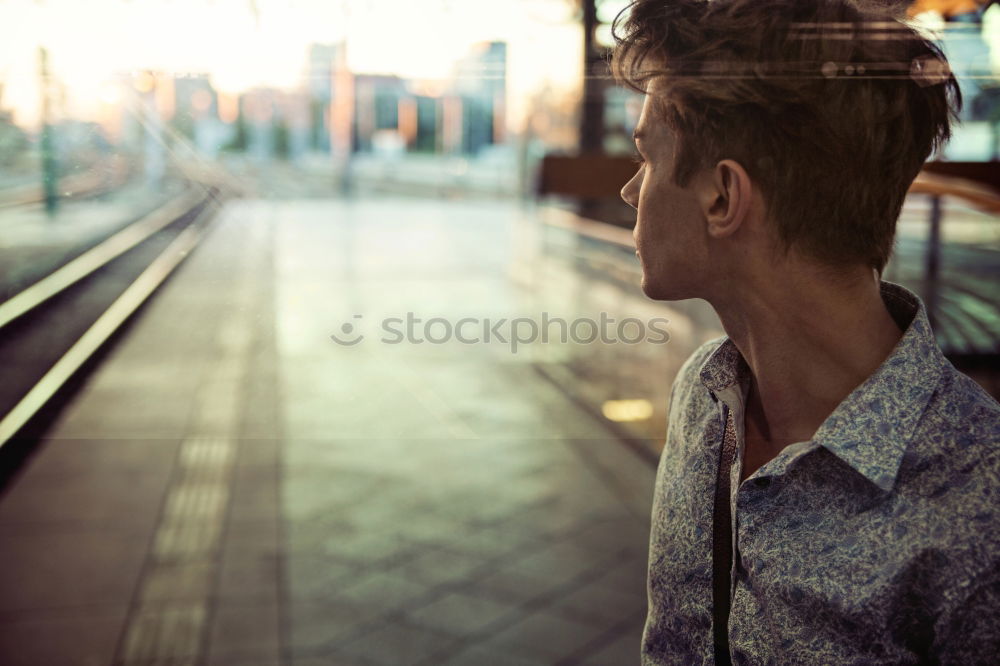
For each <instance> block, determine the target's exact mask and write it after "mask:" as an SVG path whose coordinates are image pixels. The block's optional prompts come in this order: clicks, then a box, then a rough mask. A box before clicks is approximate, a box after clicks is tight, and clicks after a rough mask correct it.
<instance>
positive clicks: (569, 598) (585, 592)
mask: <svg viewBox="0 0 1000 666" xmlns="http://www.w3.org/2000/svg"><path fill="white" fill-rule="evenodd" d="M547 610H549V611H551V612H553V613H556V614H558V615H562V616H564V617H568V618H573V619H578V620H582V621H585V622H593V623H597V624H601V625H608V626H611V625H612V624H616V623H620V622H621V621H622V620H624V619H626V618H630V617H636V616H638V615H640V614H643V613H644V612H645V610H646V595H645V593H644V592H642V593H639V594H636V593H634V592H633V593H631V594H629V593H627V592H625V591H623V590H622V589H620V588H616V587H613V586H611V585H609V584H608V583H606V582H604V581H601V580H598V581H594V582H591V583H587V584H585V585H583V586H581V587H578V588H575V589H573V590H571V591H569V592H568V593H567V594H565V595H563V596H560V597H559V598H557V599H556V600H554V601H552V602H551V603H550V604H549V606H548V607H547Z"/></svg>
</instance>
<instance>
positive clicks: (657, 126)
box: [621, 79, 708, 300]
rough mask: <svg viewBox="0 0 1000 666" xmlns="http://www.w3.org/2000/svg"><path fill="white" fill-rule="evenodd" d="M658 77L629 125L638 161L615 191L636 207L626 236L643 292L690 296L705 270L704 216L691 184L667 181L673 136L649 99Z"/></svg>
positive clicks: (670, 297)
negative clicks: (632, 125)
mask: <svg viewBox="0 0 1000 666" xmlns="http://www.w3.org/2000/svg"><path fill="white" fill-rule="evenodd" d="M658 81H659V79H654V81H653V82H652V83H651V84H650V86H649V89H648V91H647V94H646V97H645V100H644V102H643V105H642V112H641V113H640V115H639V122H638V124H637V125H636V129H635V137H636V149H637V150H638V152H639V156H640V158H641V160H642V162H641V164H640V166H639V169H638V171H637V172H636V174H635V176H633V177H632V179H631V180H630V181H629V182H628V183H626V184H625V187H624V188H622V192H621V196H622V199H624V200H625V202H626V203H628V204H629V205H630V206H632V207H633V208H635V209H636V211H637V214H636V225H635V230H634V231H633V234H632V235H633V237H634V238H635V244H636V249H637V250H638V256H639V261H640V264H641V265H642V290H643V292H644V293H645V294H646V295H647V296H648V297H650V298H653V299H656V300H681V299H685V298H696V297H698V296H699V295H700V294H701V293H702V291H703V289H702V287H703V286H704V280H705V279H706V277H707V269H708V266H707V265H706V264H707V261H706V257H707V252H706V242H707V235H706V231H705V224H704V220H705V218H704V215H703V214H702V211H701V208H700V207H699V205H698V200H697V198H696V196H695V194H694V191H693V189H692V188H691V187H688V188H681V187H678V186H676V185H675V184H673V182H672V175H673V171H674V151H675V147H676V143H677V137H676V136H675V134H674V132H673V130H671V129H670V127H668V125H667V123H666V121H665V120H664V119H663V118H662V117H661V114H660V111H659V110H658V108H657V107H658V105H657V104H655V103H654V101H653V100H654V97H655V96H656V94H657V92H658V89H659V88H660V86H659V85H658ZM696 180H697V179H696V178H695V179H693V180H692V183H694V182H695V181H696Z"/></svg>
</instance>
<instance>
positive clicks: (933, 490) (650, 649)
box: [642, 282, 1000, 666]
mask: <svg viewBox="0 0 1000 666" xmlns="http://www.w3.org/2000/svg"><path fill="white" fill-rule="evenodd" d="M881 293H882V299H883V301H884V302H885V304H886V307H887V309H888V310H889V311H890V313H891V314H892V316H893V318H894V319H895V320H896V322H897V323H898V324H899V327H900V328H901V329H903V331H904V333H903V336H902V338H901V339H900V341H899V343H898V344H897V345H896V347H895V348H894V349H893V351H892V352H891V354H890V355H889V356H888V358H886V360H885V361H884V362H883V363H882V365H881V366H879V368H878V369H877V370H876V371H875V372H874V373H873V374H872V375H871V376H870V377H869V378H868V379H866V380H865V381H864V382H863V383H862V384H860V385H859V386H858V387H857V388H855V389H854V391H853V392H851V394H850V395H848V396H847V398H846V399H844V401H843V402H841V403H840V405H838V406H837V408H836V409H835V410H834V411H833V413H831V414H830V416H829V417H828V418H827V419H826V420H825V421H824V422H823V424H822V425H821V426H820V427H819V429H818V430H817V431H816V433H815V434H814V435H813V437H812V439H811V440H809V441H806V442H798V443H795V444H791V445H789V446H787V447H786V448H785V449H783V450H782V451H781V452H780V453H779V454H778V455H777V456H776V457H775V458H774V459H772V460H770V461H769V462H768V463H766V464H765V465H763V466H761V467H760V469H758V470H756V471H755V472H754V473H753V474H751V475H750V476H749V477H748V478H747V479H746V480H744V481H743V482H742V483H740V481H739V478H740V472H741V466H742V455H743V435H744V433H743V426H744V418H743V414H744V407H745V402H746V396H747V392H748V389H749V379H750V369H749V367H748V366H747V364H746V361H745V359H744V358H743V356H742V355H741V354H740V352H739V350H738V349H737V348H736V346H735V344H734V343H733V342H732V341H731V340H729V339H728V338H726V337H723V338H719V339H717V340H713V341H711V342H708V343H706V344H704V345H703V346H701V347H700V348H699V349H698V350H697V351H696V352H695V353H694V354H693V355H692V356H691V358H690V359H688V360H687V362H685V364H684V365H683V366H682V368H681V370H680V372H679V374H678V376H677V380H676V381H675V382H674V386H673V388H672V389H671V394H670V410H669V424H668V428H667V439H666V445H665V448H664V450H663V453H662V455H661V458H660V463H659V468H658V471H657V478H656V491H655V497H654V505H653V516H652V533H651V537H650V556H649V581H648V593H649V615H648V617H647V619H646V627H645V632H644V635H643V641H642V663H643V664H644V666H652V665H654V664H655V665H659V664H710V663H713V661H714V659H713V657H714V648H713V642H712V504H713V498H714V492H715V480H716V474H717V471H718V464H719V454H720V448H721V444H722V437H723V422H722V418H723V416H722V406H723V403H724V404H726V405H728V407H729V409H730V410H731V411H732V414H733V416H734V423H735V424H736V426H737V436H738V443H737V446H738V450H737V455H736V460H735V461H734V463H733V467H732V470H731V476H730V478H731V479H732V484H731V488H732V495H731V507H732V518H733V524H732V529H733V551H734V557H733V568H732V571H731V581H732V587H731V612H730V619H729V647H730V653H731V657H732V660H733V663H734V664H806V663H808V664H872V663H892V664H916V663H938V662H941V663H962V664H968V663H998V662H997V661H996V660H997V659H998V656H997V655H998V654H1000V446H998V441H1000V404H997V402H996V401H995V400H993V398H991V397H990V396H989V394H987V393H986V392H985V391H984V390H983V389H982V388H981V387H980V386H979V385H978V384H976V383H975V382H973V381H972V380H971V379H969V378H968V377H967V376H966V375H964V374H962V373H960V372H958V371H957V370H956V369H955V368H954V366H952V364H951V363H950V362H949V361H948V360H947V359H945V357H944V356H943V355H942V353H941V350H940V349H939V348H938V346H937V344H936V342H935V340H934V337H933V334H932V332H931V327H930V324H929V322H928V320H927V314H926V311H925V309H924V305H923V303H922V302H921V301H920V299H919V298H917V296H915V295H914V294H913V293H911V292H910V291H908V290H906V289H904V288H903V287H900V286H898V285H895V284H892V283H888V282H883V283H882V286H881Z"/></svg>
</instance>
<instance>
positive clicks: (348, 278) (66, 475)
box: [0, 198, 694, 666]
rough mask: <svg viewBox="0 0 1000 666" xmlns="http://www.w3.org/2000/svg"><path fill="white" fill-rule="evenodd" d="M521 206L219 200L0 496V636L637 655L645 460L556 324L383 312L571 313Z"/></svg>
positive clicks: (406, 653) (519, 658)
mask: <svg viewBox="0 0 1000 666" xmlns="http://www.w3.org/2000/svg"><path fill="white" fill-rule="evenodd" d="M523 215H524V211H522V210H521V209H520V208H519V207H518V205H517V204H514V203H510V204H508V203H502V202H487V201H483V202H471V201H470V202H449V203H447V204H442V203H441V202H434V201H427V200H418V199H388V198H387V199H380V200H300V201H294V200H290V201H262V200H241V201H234V202H231V203H229V204H227V205H226V206H225V207H224V208H223V210H222V211H221V212H220V213H219V215H218V217H217V218H216V219H215V220H214V221H213V222H212V223H211V227H210V229H209V231H208V233H207V235H206V237H205V239H204V240H203V241H202V243H201V244H200V245H199V246H198V247H197V249H196V250H195V251H194V252H193V253H192V254H191V256H190V257H189V258H188V259H187V260H186V261H185V262H184V263H182V264H181V265H180V267H179V268H178V269H177V271H176V272H175V274H174V275H172V276H171V277H170V278H169V280H168V281H167V282H166V283H165V284H164V285H163V286H162V287H161V288H160V290H159V291H158V292H157V293H156V295H155V297H154V298H153V299H151V301H149V302H148V303H147V304H146V305H145V306H144V307H143V309H142V310H141V311H140V312H139V313H138V314H137V315H136V316H135V317H133V319H132V320H131V321H130V322H129V324H128V326H127V329H126V331H124V333H123V334H122V335H121V336H120V337H119V339H118V340H117V341H116V343H115V345H114V346H113V348H112V349H111V350H110V351H109V353H108V354H107V355H106V356H105V357H104V359H103V361H102V362H101V364H100V365H99V366H98V367H97V368H96V370H94V371H93V372H92V373H91V374H90V375H89V377H88V378H87V380H86V382H85V383H84V384H83V386H82V388H81V389H80V390H79V391H78V392H77V394H76V395H75V397H74V398H73V399H72V401H71V402H70V403H69V404H68V405H67V406H66V408H65V409H64V410H63V411H62V413H61V414H60V416H59V417H58V419H57V420H56V422H55V423H54V424H53V425H52V427H51V428H50V429H49V430H48V432H47V434H46V436H45V438H44V439H43V441H42V442H41V443H40V445H39V446H38V447H37V449H36V450H35V452H34V453H33V454H32V456H31V457H30V458H29V459H28V460H27V461H26V463H25V464H24V466H23V467H22V469H21V471H20V473H19V474H18V475H17V476H16V477H15V478H13V479H12V480H11V482H10V483H9V484H8V486H7V488H6V490H5V494H4V496H3V497H2V499H0V543H2V544H3V545H2V547H0V548H2V552H3V555H2V558H0V559H2V562H3V566H2V567H0V654H2V655H3V659H2V661H3V663H5V664H10V665H12V666H13V665H17V664H63V665H70V664H129V665H132V664H135V665H138V664H212V665H222V664H225V665H237V664H239V665H241V666H243V665H248V666H252V665H255V664H259V665H261V666H263V665H265V664H267V665H273V664H294V665H301V666H313V665H318V664H334V665H349V664H387V665H388V664H393V665H401V664H484V663H489V664H624V663H633V662H635V661H636V660H637V657H638V647H639V638H640V633H641V629H642V620H643V617H644V612H645V604H646V598H645V590H644V579H645V566H646V547H647V538H648V522H647V521H648V512H649V506H648V502H649V501H650V498H651V496H652V483H653V477H654V469H653V466H652V465H651V464H650V462H649V461H648V460H645V459H643V458H642V457H641V456H639V455H637V453H636V452H635V450H634V449H632V448H629V447H628V446H623V444H622V442H621V441H620V438H619V437H618V435H617V434H616V433H615V432H612V431H611V430H610V429H609V428H608V426H607V422H606V420H602V419H600V418H598V417H595V416H594V415H593V414H592V412H590V411H588V410H586V409H584V408H583V407H581V405H580V404H579V403H578V402H575V401H573V400H572V399H571V398H570V397H568V396H567V394H566V393H565V392H564V391H562V390H560V389H559V388H558V387H557V386H556V385H555V384H553V383H552V382H551V381H550V380H549V379H547V378H545V377H544V376H543V375H542V374H540V373H539V372H537V367H536V366H537V363H538V361H539V358H540V355H544V354H550V353H551V350H549V351H544V350H541V349H540V348H538V347H537V346H536V347H534V348H531V346H530V345H528V346H527V347H528V348H523V349H521V350H519V351H518V352H514V351H513V349H512V348H511V346H510V345H509V343H503V344H496V343H485V342H483V343H481V344H470V343H466V342H462V341H459V340H456V339H449V340H447V341H441V342H434V341H431V340H426V339H425V340H424V342H416V341H415V339H411V338H410V337H404V338H403V339H402V340H399V341H396V342H392V340H395V338H396V336H388V335H384V334H383V335H380V333H384V332H385V331H384V330H380V329H385V326H386V324H385V322H386V321H388V320H390V319H395V318H399V319H401V320H403V321H405V320H406V317H407V313H410V314H411V315H413V316H414V317H421V318H423V319H424V321H427V320H428V319H430V318H435V317H436V318H441V319H444V320H448V321H452V322H454V321H457V320H458V319H460V318H471V319H475V320H476V321H477V322H478V321H480V320H483V319H486V318H491V317H492V318H496V317H503V316H504V315H508V316H510V315H512V314H516V313H531V312H533V313H536V314H537V312H538V311H539V308H551V311H552V312H553V313H559V314H566V313H565V310H564V309H560V308H564V303H565V301H563V300H561V299H562V296H564V295H565V292H564V291H562V290H559V289H557V290H555V291H554V292H551V294H550V295H551V298H552V300H550V301H548V302H545V303H541V302H539V301H538V295H537V293H535V292H533V291H532V290H531V289H528V288H526V287H525V286H524V285H523V284H521V283H520V282H519V279H518V275H517V274H518V273H519V272H523V270H524V269H525V267H524V266H523V265H518V264H517V262H516V261H514V262H512V256H513V255H514V254H515V253H516V251H517V247H518V243H519V242H520V241H519V238H521V236H519V234H518V233H517V227H518V225H519V224H521V223H522V222H523ZM457 276H461V279H457ZM546 298H548V297H546ZM567 316H568V315H567ZM380 322H381V326H380ZM386 330H387V329H386ZM422 330H423V332H424V333H431V332H432V330H431V329H422ZM436 330H437V329H436ZM333 335H336V336H337V337H338V338H339V339H340V340H342V342H338V341H336V340H334V339H332V337H331V336H333ZM438 335H440V332H438ZM362 336H363V337H362ZM425 337H430V336H425ZM386 338H389V339H390V340H389V341H385V339H386ZM436 339H437V338H435V340H436ZM680 339H681V338H680V337H679V338H678V340H680ZM691 343H692V344H693V343H694V339H693V338H692V340H691ZM532 349H534V351H532ZM664 353H665V354H666V355H668V356H671V358H673V357H676V359H674V360H672V361H671V362H672V363H679V362H680V361H682V360H683V357H686V353H689V352H688V350H686V349H685V348H684V346H678V347H676V348H670V349H667V350H666V351H665V352H664ZM662 380H663V382H664V383H666V382H667V381H668V380H669V377H663V378H662Z"/></svg>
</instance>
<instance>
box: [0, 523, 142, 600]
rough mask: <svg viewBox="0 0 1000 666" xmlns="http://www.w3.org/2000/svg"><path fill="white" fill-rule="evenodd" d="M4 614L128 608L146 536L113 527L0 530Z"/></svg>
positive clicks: (0, 583) (1, 589)
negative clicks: (94, 606)
mask: <svg viewBox="0 0 1000 666" xmlns="http://www.w3.org/2000/svg"><path fill="white" fill-rule="evenodd" d="M0 544H2V545H0V553H2V560H3V567H0V611H13V610H26V609H43V608H61V607H70V606H84V605H92V604H110V605H114V604H127V603H129V601H130V600H131V596H132V592H133V590H134V589H135V585H136V583H137V581H138V577H139V571H140V568H141V567H142V563H143V560H144V558H145V554H146V551H147V549H148V547H149V538H148V536H147V535H143V534H135V533H132V532H126V531H118V530H108V529H100V530H99V529H82V528H66V529H62V530H60V531H55V530H54V529H49V530H47V531H43V532H31V531H21V530H20V529H19V528H18V529H15V528H11V527H6V528H0Z"/></svg>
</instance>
